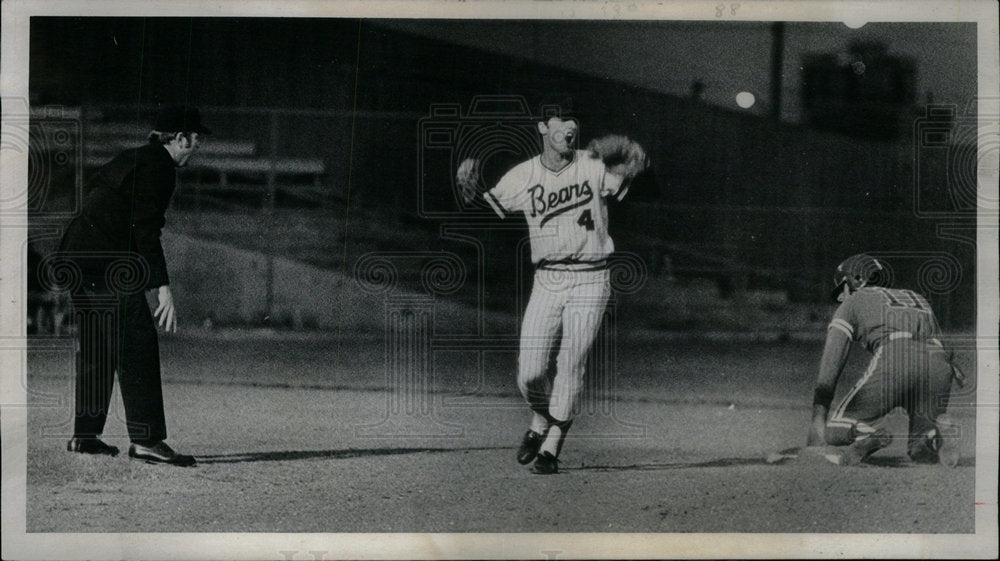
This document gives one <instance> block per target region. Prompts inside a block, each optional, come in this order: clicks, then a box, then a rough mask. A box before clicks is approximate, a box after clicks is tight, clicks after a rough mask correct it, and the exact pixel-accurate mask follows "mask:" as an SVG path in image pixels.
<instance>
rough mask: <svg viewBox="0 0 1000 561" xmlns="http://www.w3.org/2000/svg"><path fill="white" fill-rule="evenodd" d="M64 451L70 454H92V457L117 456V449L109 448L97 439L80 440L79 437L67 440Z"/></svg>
mask: <svg viewBox="0 0 1000 561" xmlns="http://www.w3.org/2000/svg"><path fill="white" fill-rule="evenodd" d="M66 449H67V450H69V451H70V452H79V453H80V454H94V455H104V456H117V455H118V447H117V446H111V445H110V444H105V443H104V442H103V441H102V440H101V439H99V438H82V437H79V436H74V437H73V438H71V439H69V442H67V443H66Z"/></svg>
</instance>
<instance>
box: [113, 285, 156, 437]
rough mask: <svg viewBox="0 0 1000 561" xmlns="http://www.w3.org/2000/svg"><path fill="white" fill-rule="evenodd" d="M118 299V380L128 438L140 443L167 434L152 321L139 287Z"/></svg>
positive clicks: (154, 330) (147, 305)
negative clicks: (120, 321)
mask: <svg viewBox="0 0 1000 561" xmlns="http://www.w3.org/2000/svg"><path fill="white" fill-rule="evenodd" d="M119 302H120V306H121V314H122V317H124V318H125V322H124V329H123V331H122V334H121V339H120V347H121V360H120V361H119V372H118V384H119V385H120V386H121V391H122V402H123V403H124V405H125V418H126V421H127V424H128V432H129V438H130V439H131V441H132V442H136V443H140V444H146V443H155V442H158V441H160V440H164V439H166V438H167V428H166V421H165V419H164V414H163V389H162V387H161V382H160V348H159V343H158V341H157V335H156V325H155V324H154V323H153V315H152V313H150V311H149V304H147V302H146V297H145V295H144V294H143V293H142V292H141V291H140V292H136V293H132V294H123V295H121V296H120V300H119Z"/></svg>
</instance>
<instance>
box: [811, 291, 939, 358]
mask: <svg viewBox="0 0 1000 561" xmlns="http://www.w3.org/2000/svg"><path fill="white" fill-rule="evenodd" d="M830 329H839V330H840V331H843V332H844V334H845V335H847V337H848V338H849V339H850V340H852V341H858V342H860V343H861V344H863V345H864V346H865V348H866V349H868V350H869V351H870V352H875V350H876V349H877V348H878V347H880V346H881V345H882V344H884V343H885V342H886V340H888V339H889V338H890V337H906V335H905V334H909V336H910V338H912V339H914V340H917V341H925V342H930V343H933V344H938V345H940V341H938V337H940V328H939V327H938V322H937V319H936V318H935V317H934V312H933V311H931V306H930V304H928V303H927V300H926V299H925V298H924V297H923V296H921V295H920V294H917V293H916V292H914V291H912V290H903V289H898V288H882V287H865V288H862V289H860V290H858V291H857V292H855V293H853V294H851V295H849V296H848V297H847V298H845V299H844V301H843V303H841V305H840V307H839V308H837V311H836V313H834V315H833V320H832V321H831V322H830ZM894 334H897V335H894Z"/></svg>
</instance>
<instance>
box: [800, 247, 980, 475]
mask: <svg viewBox="0 0 1000 561" xmlns="http://www.w3.org/2000/svg"><path fill="white" fill-rule="evenodd" d="M886 277H887V275H886V271H885V268H884V267H883V265H882V264H881V263H880V262H879V261H878V260H877V259H875V258H873V257H871V256H869V255H865V254H860V255H855V256H852V257H850V258H848V259H847V260H845V261H844V262H843V263H841V264H840V265H839V266H838V267H837V271H836V273H835V276H834V282H835V285H836V288H835V290H834V292H833V296H834V298H835V299H836V300H837V301H838V302H840V303H841V304H840V307H838V308H837V311H836V312H835V313H834V316H833V320H832V321H831V322H830V325H829V328H828V330H827V336H826V345H825V347H824V349H823V358H822V360H821V363H820V372H819V377H818V379H817V381H816V391H815V396H814V399H813V419H812V425H811V427H810V430H809V437H808V441H807V446H823V445H824V444H829V445H833V446H844V447H845V448H844V449H843V452H844V455H843V460H842V463H846V464H856V463H858V462H860V461H861V460H863V459H864V458H866V457H867V456H869V455H870V454H872V453H873V452H875V451H876V450H878V449H880V448H884V447H886V446H888V445H889V443H890V442H891V439H890V437H889V435H888V433H886V431H885V430H884V429H881V428H877V427H876V426H875V425H876V424H877V423H878V422H879V421H881V420H882V418H883V417H885V415H886V414H888V413H889V412H890V411H892V410H893V409H894V408H896V407H902V408H904V409H905V410H906V412H907V414H908V415H909V424H910V428H909V432H910V434H909V441H908V446H907V452H908V454H909V456H910V459H912V460H913V461H915V462H919V463H938V462H940V463H942V464H944V465H946V466H949V467H954V466H955V465H957V464H958V441H957V435H955V434H954V432H955V431H954V430H953V429H955V428H957V427H955V426H954V423H953V422H952V421H951V420H950V419H949V418H948V416H947V415H945V414H944V413H945V409H946V408H947V404H948V394H949V391H950V390H951V380H952V378H953V377H954V378H957V379H958V380H959V383H961V382H962V374H961V372H960V371H959V370H958V369H957V368H956V367H954V366H953V365H952V353H951V352H949V351H947V350H945V348H944V347H943V346H942V344H941V341H940V338H939V337H940V328H939V327H938V322H937V319H936V318H935V317H934V312H933V311H932V310H931V307H930V305H928V303H927V300H926V299H924V297H923V296H921V295H920V294H917V293H916V292H914V291H912V290H902V289H895V288H889V287H887V286H884V285H885V284H886ZM852 341H859V342H861V343H863V344H864V345H865V348H867V349H868V351H869V352H870V353H872V359H871V363H870V364H869V365H868V369H867V370H866V371H865V373H864V375H863V376H862V377H861V379H860V380H859V381H858V382H857V383H856V384H855V385H854V387H853V388H851V389H850V391H848V392H847V394H846V395H845V397H844V398H843V400H842V401H841V402H840V403H839V404H838V405H837V406H836V407H834V408H833V409H832V410H831V409H830V404H831V402H832V401H833V395H834V389H835V388H836V384H837V380H838V378H840V374H841V372H842V371H843V369H844V364H845V363H846V362H847V356H848V352H849V350H850V346H851V342H852Z"/></svg>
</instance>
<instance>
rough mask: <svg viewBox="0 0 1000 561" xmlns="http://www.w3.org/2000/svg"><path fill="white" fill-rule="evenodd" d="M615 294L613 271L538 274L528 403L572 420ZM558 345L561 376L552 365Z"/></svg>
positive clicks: (529, 339) (529, 323)
mask: <svg viewBox="0 0 1000 561" xmlns="http://www.w3.org/2000/svg"><path fill="white" fill-rule="evenodd" d="M610 296H611V284H610V275H609V273H608V271H607V270H606V269H605V270H600V271H553V270H547V269H539V270H538V271H536V272H535V279H534V285H533V286H532V289H531V298H530V299H529V301H528V307H527V309H526V310H525V312H524V320H523V322H522V324H521V342H520V354H519V358H518V375H517V386H518V388H519V389H520V390H521V395H523V396H524V399H525V400H526V401H527V402H528V405H529V406H530V407H531V408H532V409H533V410H534V411H536V412H538V413H540V414H542V415H548V416H551V417H552V418H554V419H555V420H556V421H567V420H569V419H571V418H572V415H573V407H574V405H575V404H576V399H577V396H578V395H579V394H580V390H581V389H582V388H583V376H584V370H585V366H586V360H587V352H588V351H589V350H590V346H591V345H592V344H593V342H594V339H595V338H596V337H597V333H598V330H600V328H601V322H602V319H603V316H604V310H605V308H606V307H607V303H608V298H609V297H610ZM557 347H558V354H557V355H556V357H555V358H556V365H555V366H556V368H555V376H553V377H552V379H551V380H550V379H549V376H548V367H549V363H550V360H551V358H552V353H553V352H554V350H555V349H556V348H557Z"/></svg>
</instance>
